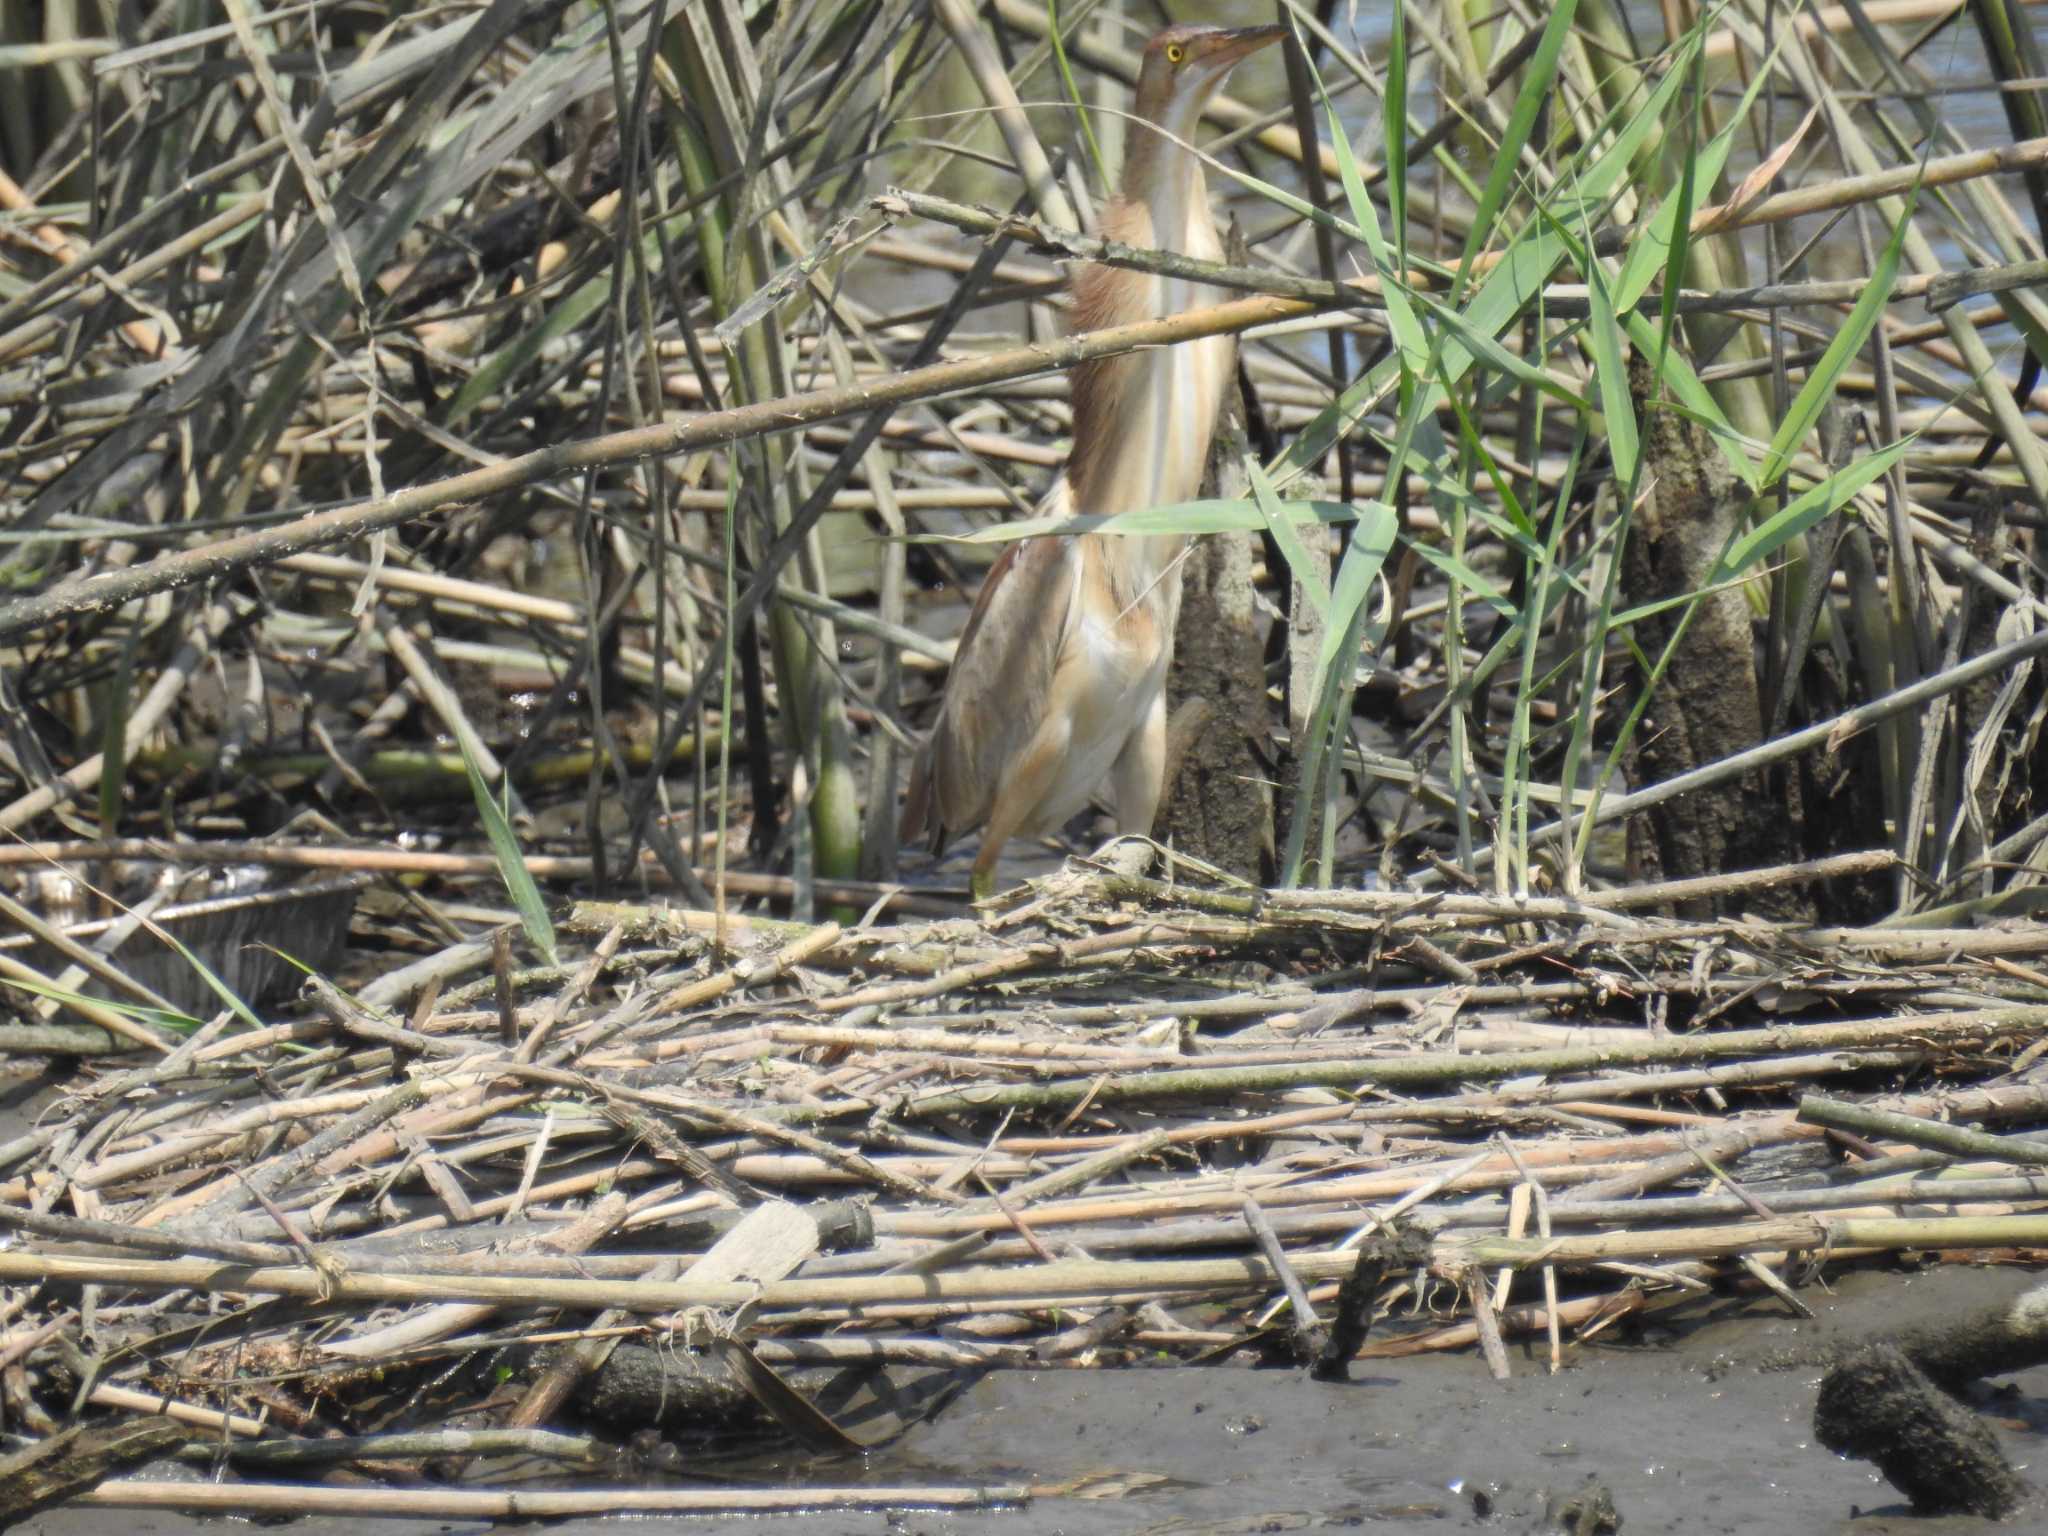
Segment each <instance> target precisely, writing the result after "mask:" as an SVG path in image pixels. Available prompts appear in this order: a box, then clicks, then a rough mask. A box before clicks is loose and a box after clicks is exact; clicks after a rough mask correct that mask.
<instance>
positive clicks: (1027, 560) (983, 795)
mask: <svg viewBox="0 0 2048 1536" xmlns="http://www.w3.org/2000/svg"><path fill="white" fill-rule="evenodd" d="M1064 500H1065V498H1064V496H1062V495H1061V494H1060V493H1059V492H1058V491H1057V490H1056V491H1055V493H1054V494H1053V495H1052V496H1048V497H1047V498H1046V502H1045V504H1044V505H1046V506H1047V507H1051V506H1053V505H1055V504H1056V503H1057V504H1060V505H1064ZM1073 558H1074V557H1073V540H1071V539H1068V538H1043V539H1026V540H1023V541H1021V542H1019V543H1016V544H1012V545H1011V546H1010V547H1009V548H1008V549H1006V550H1004V551H1003V554H1002V558H1001V559H999V560H997V561H996V563H995V564H994V565H993V566H991V567H990V568H989V573H988V576H987V578H986V579H985V580H984V581H983V582H982V584H981V592H980V594H979V595H978V596H977V597H976V598H975V602H974V611H973V613H971V614H970V615H969V616H968V619H967V628H966V629H965V630H964V631H963V632H962V634H961V636H960V645H959V648H958V649H957V650H956V651H955V652H954V655H953V666H952V670H951V671H950V672H949V673H948V674H947V677H946V696H945V700H944V702H943V703H942V704H941V705H940V707H939V718H938V723H937V724H936V725H934V726H933V727H932V735H931V740H930V741H928V742H927V743H926V744H925V747H924V750H923V751H921V752H920V753H918V756H917V761H916V762H915V763H914V764H913V765H912V767H911V776H910V779H911V787H910V797H909V799H908V801H906V803H905V805H904V814H903V826H902V835H903V837H904V838H905V839H906V840H909V839H911V838H915V837H916V836H918V835H919V834H920V833H925V834H928V835H929V836H930V837H931V839H932V842H933V845H934V846H942V845H943V843H944V841H945V839H946V838H947V837H948V836H950V835H952V834H954V833H958V832H965V831H968V830H970V829H971V828H973V827H977V826H979V825H980V824H981V823H982V822H983V821H984V820H985V819H986V818H987V816H988V811H989V805H990V803H991V802H992V801H993V800H994V799H995V794H996V789H997V788H998V786H999V785H1000V784H1001V783H1002V776H1003V772H1004V770H1005V769H1006V768H1007V767H1008V766H1009V764H1010V763H1012V762H1014V761H1015V760H1016V759H1017V757H1018V756H1019V755H1021V754H1022V753H1023V751H1024V750H1025V748H1026V747H1028V746H1029V745H1030V744H1031V741H1032V738H1033V737H1035V736H1036V735H1037V734H1038V730H1039V727H1040V726H1041V725H1043V724H1044V721H1045V711H1046V700H1047V698H1048V697H1049V696H1050V694H1051V692H1052V678H1053V669H1054V666H1055V664H1056V663H1057V661H1058V659H1059V653H1060V645H1061V642H1062V640H1063V638H1064V636H1065V633H1066V628H1067V619H1068V612H1069V609H1070V606H1071V603H1072V598H1073V588H1074V567H1073Z"/></svg>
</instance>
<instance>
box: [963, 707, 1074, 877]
mask: <svg viewBox="0 0 2048 1536" xmlns="http://www.w3.org/2000/svg"><path fill="white" fill-rule="evenodd" d="M1071 740H1072V731H1071V729H1070V726H1069V723H1068V721H1067V720H1066V719H1065V718H1064V717H1063V716H1061V715H1057V714H1056V715H1054V716H1053V717H1052V718H1050V719H1048V720H1047V721H1046V722H1045V724H1044V725H1042V726H1041V727H1039V731H1038V734H1037V735H1036V736H1034V737H1032V738H1031V745H1030V746H1028V747H1026V748H1025V749H1024V752H1023V755H1022V756H1020V757H1019V758H1018V759H1017V766H1016V767H1015V768H1014V769H1013V770H1012V771H1011V772H1010V774H1009V775H1008V777H1006V778H1005V779H1004V780H1003V787H1002V788H1001V789H999V790H997V791H996V799H995V804H994V805H992V806H990V807H989V813H988V820H987V821H986V822H985V823H984V824H983V825H982V829H981V851H980V852H979V853H977V854H976V855H975V856H974V873H973V874H972V875H971V876H969V877H968V883H967V888H968V890H969V892H970V893H971V894H972V895H973V897H974V899H975V900H976V901H986V900H988V898H989V897H990V896H993V895H994V894H995V888H996V861H997V860H999V859H1001V858H1002V856H1003V845H1004V844H1006V843H1008V842H1009V840H1010V839H1011V838H1013V837H1015V836H1016V835H1017V834H1018V833H1019V832H1020V831H1022V830H1023V829H1024V827H1025V826H1027V825H1028V824H1029V823H1030V822H1031V820H1032V818H1033V817H1034V815H1035V814H1036V813H1037V811H1038V808H1039V807H1040V806H1042V805H1043V804H1045V800H1046V796H1047V795H1048V794H1049V793H1050V792H1051V790H1052V787H1053V784H1054V782H1055V781H1056V780H1057V779H1058V777H1059V773H1060V770H1061V769H1062V768H1063V767H1064V766H1065V765H1066V761H1067V747H1068V745H1069V744H1070V742H1071Z"/></svg>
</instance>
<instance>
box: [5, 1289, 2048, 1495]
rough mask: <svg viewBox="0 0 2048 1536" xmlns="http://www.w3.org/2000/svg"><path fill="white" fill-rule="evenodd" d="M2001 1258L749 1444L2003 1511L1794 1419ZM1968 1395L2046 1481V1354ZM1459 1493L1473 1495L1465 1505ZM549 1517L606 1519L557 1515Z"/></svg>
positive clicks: (1513, 1491) (1984, 1296)
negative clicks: (1630, 1322) (1597, 1338)
mask: <svg viewBox="0 0 2048 1536" xmlns="http://www.w3.org/2000/svg"><path fill="white" fill-rule="evenodd" d="M2038 1278H2039V1276H2038V1275H2037V1274H2032V1273H2030V1272H2028V1271H2025V1270H2020V1269H2014V1268H1985V1269H1973V1268H1965V1267H1960V1266H1941V1267H1936V1268H1931V1269H1927V1270H1923V1271H1920V1272H1917V1273H1906V1272H1898V1271H1892V1272H1860V1273H1853V1274H1846V1275H1843V1276H1840V1277H1838V1278H1837V1279H1836V1280H1835V1281H1834V1282H1833V1283H1832V1286H1831V1288H1830V1289H1829V1290H1823V1289H1822V1288H1820V1287H1818V1286H1810V1287H1808V1288H1806V1289H1805V1290H1804V1291H1802V1292H1801V1295H1802V1297H1803V1299H1805V1300H1806V1301H1807V1303H1808V1305H1810V1306H1811V1307H1813V1309H1814V1310H1815V1312H1816V1313H1817V1314H1818V1316H1817V1317H1816V1318H1815V1319H1814V1320H1812V1321H1806V1320H1800V1319H1795V1318H1792V1317H1790V1316H1788V1315H1787V1314H1786V1312H1785V1309H1784V1307H1783V1305H1782V1304H1781V1303H1779V1302H1777V1301H1775V1300H1771V1299H1768V1298H1764V1299H1757V1300H1725V1301H1719V1302H1715V1303H1711V1304H1709V1306H1708V1308H1707V1311H1706V1313H1705V1314H1704V1315H1703V1316H1702V1317H1701V1318H1700V1319H1699V1320H1696V1321H1694V1322H1692V1323H1690V1324H1687V1325H1685V1326H1680V1327H1657V1328H1653V1329H1651V1330H1648V1331H1645V1332H1643V1333H1641V1334H1639V1335H1637V1336H1634V1337H1624V1338H1616V1339H1613V1340H1611V1341H1605V1342H1596V1343H1594V1344H1591V1345H1588V1346H1585V1347H1582V1348H1579V1349H1575V1350H1572V1351H1569V1352H1568V1356H1567V1361H1568V1363H1567V1366H1566V1369H1565V1370H1563V1371H1562V1372H1561V1373H1559V1374H1557V1375H1555V1376H1552V1375H1549V1374H1548V1373H1547V1372H1546V1371H1545V1370H1544V1368H1543V1358H1542V1352H1541V1345H1540V1343H1536V1344H1523V1343H1520V1342H1518V1341H1511V1359H1512V1363H1513V1366H1514V1371H1515V1374H1514V1377H1513V1379H1511V1380H1509V1381H1508V1382H1506V1383H1498V1382H1495V1381H1493V1380H1492V1379H1491V1378H1490V1377H1488V1375H1487V1374H1486V1371H1485V1368H1484V1366H1483V1365H1482V1364H1481V1363H1480V1361H1479V1359H1478V1358H1477V1356H1476V1355H1469V1356H1468V1355H1460V1356H1451V1357H1433V1358H1415V1359H1403V1360H1391V1361H1367V1362H1362V1363H1361V1364H1360V1365H1359V1366H1358V1367H1357V1368H1356V1369H1355V1370H1354V1372H1353V1377H1352V1380H1351V1381H1349V1382H1347V1383H1323V1382H1313V1381H1311V1380H1309V1379H1308V1376H1307V1373H1306V1372H1305V1371H1298V1370H1287V1371H1281V1370H1262V1369H1251V1368H1245V1367H1238V1366H1230V1365H1219V1366H1213V1367H1209V1368H1191V1367H1186V1366H1162V1367H1161V1368H1159V1369H1154V1370H1146V1369H1136V1370H1122V1371H1114V1372H1103V1371H1088V1370H1080V1369H1073V1370H1044V1371H1003V1372H995V1373H992V1374H990V1375H988V1376H986V1377H984V1378H983V1379H982V1380H981V1381H979V1382H978V1383H976V1384H975V1385H973V1386H972V1387H971V1388H969V1389H968V1390H967V1391H966V1392H965V1393H963V1394H962V1395H961V1396H959V1397H958V1398H957V1399H955V1400H954V1401H953V1402H952V1403H951V1405H950V1406H949V1407H947V1408H946V1410H945V1411H944V1412H943V1413H941V1414H940V1415H939V1416H938V1417H937V1418H936V1419H935V1420H934V1421H932V1422H930V1423H926V1424H923V1425H921V1426H919V1427H917V1428H916V1429H914V1430H912V1431H911V1432H910V1433H909V1434H908V1435H906V1436H904V1437H903V1438H902V1439H900V1440H899V1441H897V1442H895V1443H894V1444H892V1445H890V1446H888V1447H886V1448H884V1449H882V1450H880V1451H877V1452H874V1453H872V1454H871V1455H870V1456H869V1457H867V1458H866V1460H865V1462H864V1463H861V1462H849V1461H845V1460H823V1461H818V1460H813V1461H803V1462H795V1461H792V1462H790V1463H786V1464H783V1465H780V1466H777V1467H775V1468H772V1469H764V1471H763V1473H762V1475H761V1477H760V1478H759V1480H760V1481H764V1482H769V1483H774V1484H778V1485H783V1486H803V1485H805V1484H811V1485H815V1486H844V1485H847V1484H850V1483H872V1484H877V1485H880V1484H896V1485H902V1484H905V1483H916V1484H923V1485H934V1484H950V1485H960V1484H969V1485H974V1484H998V1483H1030V1484H1037V1485H1041V1486H1042V1485H1046V1484H1062V1485H1067V1486H1068V1488H1069V1490H1070V1491H1068V1492H1066V1493H1064V1494H1061V1495H1058V1496H1052V1497H1041V1498H1039V1499H1038V1500H1036V1501H1035V1502H1034V1503H1032V1504H1031V1505H1029V1506H1028V1507H1025V1508H1022V1509H1017V1510H1011V1511H1006V1512H989V1513H976V1514H971V1515H939V1514H924V1513H920V1512H917V1511H906V1512H903V1513H901V1514H899V1515H895V1516H885V1515H882V1514H873V1513H869V1514H850V1515H849V1514H829V1515H819V1516H814V1517H799V1518H790V1519H783V1520H779V1521H775V1522H772V1523H770V1524H769V1525H768V1526H767V1528H768V1529H771V1530H774V1531H778V1532H781V1531H786V1532H789V1533H791V1536H813V1533H824V1532H828V1531H829V1532H874V1533H877V1536H884V1533H890V1532H920V1533H929V1536H952V1533H959V1536H1003V1533H1015V1536H1023V1533H1027V1532H1028V1533H1031V1536H1040V1533H1053V1532H1059V1533H1066V1536H1110V1533H1116V1536H1130V1533H1158V1536H1168V1533H1171V1536H1226V1533H1239V1532H1244V1533H1251V1532H1277V1531H1315V1530H1339V1529H1360V1530H1371V1531H1378V1532H1386V1533H1389V1536H1395V1533H1406V1532H1418V1533H1419V1532H1441V1531H1446V1530H1482V1531H1503V1532H1520V1531H1523V1530H1526V1529H1529V1528H1530V1524H1529V1522H1530V1520H1531V1518H1532V1516H1533V1515H1534V1514H1536V1513H1540V1511H1541V1510H1542V1508H1543V1504H1544V1496H1545V1494H1546V1492H1548V1493H1554V1494H1562V1493H1568V1492H1571V1491H1573V1490H1575V1489H1577V1488H1578V1487H1579V1486H1580V1485H1581V1484H1583V1483H1584V1482H1585V1481H1586V1480H1587V1479H1588V1478H1598V1479H1599V1480H1601V1481H1602V1482H1604V1483H1605V1484H1606V1486H1607V1487H1608V1488H1609V1489H1610V1490H1611V1491H1612V1495H1613V1499H1614V1503H1615V1506H1616V1507H1617V1509H1618V1510H1619V1512H1620V1514H1621V1516H1622V1518H1623V1520H1624V1526H1623V1529H1624V1530H1626V1531H1627V1532H1629V1533H1632V1536H1636V1533H1643V1532H1663V1531H1669V1532H1684V1533H1709V1532H1776V1531H1784V1532H1842V1533H1857V1536H1880V1533H1904V1532H1913V1533H1916V1536H1949V1533H1955V1532H1992V1531H2002V1532H2013V1531H2022V1530H2028V1529H2038V1528H2040V1527H2039V1526H2038V1525H2037V1524H2036V1523H2035V1521H2034V1519H2033V1518H2031V1517H2029V1516H2023V1517H2022V1518H2020V1519H2018V1520H2016V1521H2013V1522H2008V1523H2006V1524H2003V1525H2000V1524H1994V1523H1992V1522H1989V1521H1983V1520H1976V1519H1962V1518H1944V1519H1939V1520H1928V1519H1919V1518H1916V1517H1914V1516H1913V1515H1911V1514H1910V1513H1909V1512H1908V1511H1907V1510H1906V1508H1905V1505H1904V1502H1903V1500H1902V1499H1901V1498H1900V1497H1899V1496H1898V1495H1897V1494H1896V1493H1894V1492H1893V1491H1892V1490H1891V1489H1890V1488H1888V1487H1887V1486H1886V1485H1885V1484H1884V1483H1883V1482H1881V1481H1880V1480H1879V1479H1878V1478H1877V1476H1876V1474H1875V1472H1874V1471H1873V1470H1872V1469H1871V1468H1870V1467H1869V1466H1868V1465H1865V1464H1862V1463H1856V1462H1846V1461H1842V1460H1840V1459H1838V1458H1836V1457H1835V1456H1833V1455H1831V1454H1829V1453H1828V1452H1827V1451H1825V1450H1823V1449H1822V1448H1821V1447H1820V1446H1819V1445H1818V1444H1816V1443H1815V1441H1814V1438H1813V1429H1812V1419H1813V1401H1814V1391H1815V1387H1816V1385H1817V1384H1818V1382H1819V1380H1820V1378H1821V1376H1822V1375H1823V1374H1824V1373H1825V1370H1826V1367H1827V1364H1828V1361H1829V1358H1830V1352H1831V1351H1832V1350H1834V1349H1836V1348H1838V1347H1840V1346H1842V1345H1845V1344H1849V1343H1853V1342H1856V1341H1860V1340H1862V1339H1864V1338H1866V1337H1868V1336H1871V1335H1873V1334H1875V1333H1879V1332H1882V1331H1884V1330H1886V1329H1892V1328H1898V1327H1902V1326H1907V1325H1910V1324H1914V1323H1920V1322H1928V1321H1939V1320H1942V1319H1945V1318H1951V1317H1954V1316H1956V1315H1958V1314H1960V1313H1962V1312H1964V1311H1967V1310H1969V1309H1972V1308H1975V1307H1979V1306H1984V1305H1987V1304H1989V1303H1992V1302H1995V1301H1999V1300H2001V1299H2004V1298H2007V1297H2010V1296H2013V1295H2016V1294H2018V1293H2019V1292H2020V1291H2022V1290H2024V1289H2026V1288H2027V1287H2028V1286H2029V1285H2030V1284H2031V1283H2034V1282H2035V1281H2036V1280H2038ZM1972 1401H1973V1402H1974V1403H1975V1404H1976V1405H1977V1406H1978V1407H1979V1409H1980V1410H1981V1411H1983V1412H1984V1413H1985V1415H1986V1417H1987V1420H1988V1422H1989V1423H1990V1424H1991V1426H1992V1428H1993V1430H1994V1432H1995V1433H1996V1435H1997V1436H1998V1438H1999V1440H2000V1442H2001V1443H2002V1444H2003V1445H2004V1446H2005V1448H2006V1451H2007V1454H2008V1455H2010V1456H2011V1457H2012V1459H2013V1461H2014V1462H2015V1464H2017V1465H2018V1466H2019V1467H2020V1468H2021V1470H2022V1473H2023V1475H2025V1476H2027V1477H2028V1478H2029V1479H2030V1481H2032V1482H2033V1483H2034V1484H2035V1485H2036V1486H2040V1487H2044V1488H2048V1465H2043V1462H2042V1455H2041V1452H2042V1449H2043V1447H2044V1446H2048V1438H2044V1436H2048V1367H2040V1368H2036V1369H2033V1370H2029V1371H2025V1372H2022V1373H2019V1374H2017V1375H2014V1376H2011V1377H2006V1378H2001V1379H1999V1380H1997V1381H1995V1382H1993V1383H1991V1384H1990V1385H1989V1387H1988V1389H1979V1390H1978V1391H1977V1392H1975V1393H1974V1394H1973V1395H1972ZM1481 1510H1488V1511H1491V1513H1489V1514H1486V1515H1482V1514H1481ZM743 1523H744V1524H745V1525H747V1526H749V1527H752V1528H755V1529H760V1528H762V1526H763V1522H761V1521H759V1520H749V1521H745V1522H742V1521H739V1520H716V1519H694V1520H689V1521H687V1522H685V1521H680V1520H677V1521H648V1520H636V1521H633V1522H631V1525H632V1527H633V1528H637V1529H643V1530H644V1529H646V1528H648V1526H649V1525H650V1524H652V1525H656V1526H667V1525H671V1524H672V1525H674V1526H676V1527H678V1528H681V1527H683V1526H685V1525H687V1526H689V1527H692V1528H695V1529H699V1530H707V1529H708V1530H718V1529H727V1528H731V1529H738V1528H739V1527H740V1526H741V1525H742V1524H743ZM208 1528H215V1529H217V1528H219V1522H205V1521H197V1520H193V1519H190V1518H187V1517H182V1516H176V1515H160V1514H146V1513H127V1512H122V1513H120V1514H112V1513H110V1512H101V1511H92V1510H84V1509H72V1510H65V1511H59V1512H56V1513H54V1514H50V1515H46V1516H42V1517H39V1518H37V1519H34V1520H31V1521H29V1522H27V1523H25V1524H24V1525H22V1526H20V1527H18V1528H17V1529H19V1530H21V1531H24V1532H36V1533H41V1536H88V1533H91V1536H97V1533H100V1532H104V1531H109V1530H114V1529H118V1530H120V1531H121V1533H122V1536H158V1533H161V1536H189V1533H192V1532H196V1531H199V1530H202V1529H208ZM553 1528H554V1529H556V1530H560V1531H565V1532H585V1533H588V1532H595V1531H597V1530H600V1529H606V1528H608V1529H609V1530H611V1531H614V1532H616V1531H620V1530H624V1529H626V1528H627V1526H626V1525H625V1524H622V1523H617V1522H598V1521H572V1522H565V1523H563V1524H561V1525H557V1526H555V1527H553ZM290 1529H292V1530H293V1531H295V1532H298V1533H300V1536H341V1533H342V1532H344V1531H348V1532H351V1533H354V1532H361V1531H364V1530H366V1529H367V1530H373V1531H376V1532H378V1533H382V1536H425V1533H428V1532H433V1533H447V1532H467V1531H480V1530H483V1529H486V1527H484V1526H481V1525H477V1524H474V1523H463V1522H448V1521H383V1522H365V1521H341V1520H332V1521H330V1520H307V1521H302V1522H297V1523H295V1524H294V1525H292V1526H291V1527H290Z"/></svg>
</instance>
